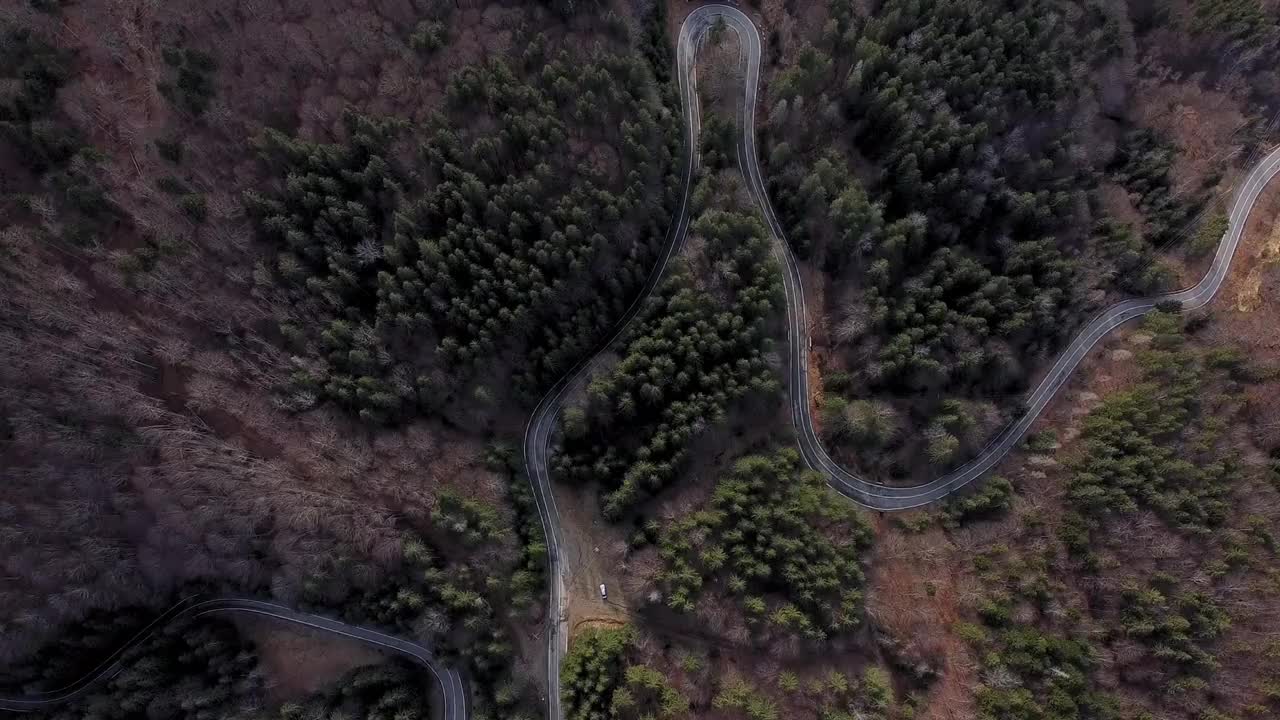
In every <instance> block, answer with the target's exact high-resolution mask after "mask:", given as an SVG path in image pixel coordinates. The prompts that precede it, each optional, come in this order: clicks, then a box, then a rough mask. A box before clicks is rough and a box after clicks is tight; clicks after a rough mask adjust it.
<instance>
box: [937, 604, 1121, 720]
mask: <svg viewBox="0 0 1280 720" xmlns="http://www.w3.org/2000/svg"><path fill="white" fill-rule="evenodd" d="M993 607H995V606H993ZM992 617H993V616H991V615H990V614H987V615H986V616H985V622H986V623H987V624H988V625H989V626H990V627H991V629H990V630H985V629H983V628H982V627H980V626H973V625H965V626H963V627H961V628H959V629H958V630H957V634H959V635H960V636H961V637H964V638H965V639H967V640H968V641H969V642H970V643H971V644H973V645H975V650H976V651H977V654H978V656H979V657H980V658H981V659H982V664H983V678H984V682H983V683H982V684H980V685H979V686H978V688H977V693H976V694H977V700H978V712H979V715H978V717H980V718H982V720H1119V718H1120V714H1119V711H1118V707H1117V703H1116V701H1115V699H1114V698H1111V697H1110V696H1108V695H1106V694H1105V693H1103V692H1101V691H1099V690H1097V689H1096V687H1095V683H1094V682H1093V680H1092V673H1093V671H1094V670H1095V668H1096V667H1097V654H1096V651H1095V650H1094V649H1093V648H1092V646H1090V645H1089V643H1088V642H1087V641H1086V640H1084V639H1083V638H1077V637H1073V636H1071V635H1069V634H1063V633H1060V632H1057V631H1053V630H1046V629H1042V628H1038V627H1035V626H1032V625H1024V624H1021V623H1014V622H1012V621H1010V620H1008V619H1007V616H1002V617H1000V618H999V619H996V620H993V619H992Z"/></svg>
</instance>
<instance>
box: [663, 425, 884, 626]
mask: <svg viewBox="0 0 1280 720" xmlns="http://www.w3.org/2000/svg"><path fill="white" fill-rule="evenodd" d="M660 537H661V539H660V553H661V555H662V558H663V560H664V562H665V569H664V570H663V572H662V573H661V575H660V576H659V580H660V582H661V583H662V585H663V586H664V587H665V588H666V593H667V604H668V605H670V606H671V607H673V608H675V609H677V610H682V611H688V610H692V609H693V607H694V600H695V599H696V597H697V595H698V593H699V592H700V590H701V589H702V587H703V585H704V584H705V583H706V582H707V581H708V580H711V581H715V582H722V583H724V585H725V587H726V588H727V590H728V591H729V593H730V594H732V595H735V596H737V597H738V599H739V600H740V601H741V602H742V605H743V608H744V610H745V612H746V613H747V615H748V616H749V618H750V620H751V621H752V622H761V621H765V620H767V622H768V623H769V624H770V625H773V626H776V627H779V628H781V629H783V630H784V631H786V632H789V633H794V634H797V635H802V636H804V637H807V638H812V639H823V638H826V637H828V636H830V635H832V634H839V633H844V632H848V631H850V630H852V629H853V628H856V627H857V626H858V624H859V622H860V621H861V617H862V590H861V588H862V584H863V574H862V568H861V553H862V551H863V550H864V549H866V547H867V546H869V544H870V541H871V533H870V529H869V528H868V527H867V525H866V524H865V523H864V522H863V521H862V519H861V518H860V517H859V515H858V514H857V511H855V510H854V509H853V508H852V506H850V505H848V504H847V503H844V502H842V501H841V500H840V499H839V498H838V497H837V496H836V495H835V494H834V493H833V492H832V491H831V489H830V488H828V487H827V485H826V483H825V481H824V480H823V478H822V476H821V475H820V474H818V473H816V472H812V471H808V470H801V467H800V458H799V456H798V455H797V453H796V451H795V450H792V449H786V450H779V451H777V452H776V453H774V454H773V455H771V456H750V457H746V458H743V459H741V460H739V461H738V462H737V463H735V464H734V466H733V470H732V471H731V472H729V473H728V474H726V475H725V476H723V477H722V478H721V479H720V480H719V481H718V482H717V483H716V488H715V491H714V493H713V494H712V496H711V499H710V501H709V502H708V503H707V505H706V506H705V507H703V508H701V509H700V510H697V511H695V512H693V513H691V514H690V515H687V516H685V517H683V518H680V519H679V520H677V521H675V522H673V523H671V524H670V525H668V526H667V527H665V528H663V529H662V531H661V536H660ZM773 596H779V597H781V602H774V603H772V604H770V603H768V602H767V598H770V597H773Z"/></svg>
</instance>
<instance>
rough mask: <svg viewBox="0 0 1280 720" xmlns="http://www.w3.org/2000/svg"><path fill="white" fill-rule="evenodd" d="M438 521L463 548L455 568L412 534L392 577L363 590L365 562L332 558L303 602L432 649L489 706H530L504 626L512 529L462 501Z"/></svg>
mask: <svg viewBox="0 0 1280 720" xmlns="http://www.w3.org/2000/svg"><path fill="white" fill-rule="evenodd" d="M435 520H437V521H439V522H442V523H445V524H446V527H445V528H444V529H445V530H446V531H451V532H452V534H454V535H455V536H456V537H457V538H459V539H460V540H461V541H462V542H461V543H459V544H460V545H461V546H462V547H461V548H453V549H454V550H455V551H454V552H452V553H451V554H450V555H451V557H452V559H451V560H450V561H446V560H444V559H442V556H441V554H440V553H439V552H438V551H437V550H436V549H435V548H433V547H432V546H430V545H428V544H427V543H426V542H425V541H424V540H422V539H421V538H419V537H417V536H415V535H413V534H411V533H407V534H406V535H405V538H404V541H403V546H402V547H403V549H402V554H401V558H400V563H399V566H398V567H397V568H396V569H395V570H394V572H393V573H392V574H391V575H390V576H389V577H385V578H380V579H379V581H378V582H376V583H370V584H360V578H362V577H367V575H368V573H369V568H368V567H367V566H366V563H367V562H368V561H367V560H362V559H360V558H354V557H347V556H336V557H332V558H330V559H329V562H330V565H329V567H326V568H322V569H321V570H320V571H318V572H316V573H315V574H314V575H312V576H311V577H309V578H307V579H306V580H305V582H304V585H303V590H304V592H305V599H306V600H307V601H308V602H310V603H314V604H316V605H318V606H320V607H321V608H333V607H340V608H341V609H342V611H343V615H344V617H345V619H347V620H348V621H350V622H354V623H357V624H362V625H374V626H380V627H385V628H388V629H391V630H393V631H396V632H400V633H404V634H408V635H413V636H414V637H416V638H418V639H420V640H421V641H423V642H424V643H428V644H430V645H432V646H433V647H435V648H436V649H437V651H438V653H439V654H440V655H441V656H443V657H444V658H445V659H446V661H448V662H450V663H453V664H455V665H457V666H459V667H461V666H463V665H465V666H466V667H467V668H468V672H469V675H470V676H471V678H473V679H474V680H475V681H476V685H477V686H478V687H480V688H482V692H483V694H482V696H481V697H480V701H481V702H482V703H483V704H484V706H485V707H493V708H499V709H510V708H511V707H514V706H516V705H517V704H521V703H523V702H525V701H528V700H529V697H528V693H529V688H528V687H527V685H526V684H525V683H524V682H523V681H521V680H519V679H518V678H516V677H515V676H514V675H513V674H512V668H511V666H512V661H513V659H514V653H515V651H514V648H513V647H512V641H511V637H510V630H509V628H510V625H509V623H508V622H504V618H507V617H510V618H513V619H514V618H518V617H519V615H518V612H517V610H516V605H515V604H514V603H512V602H511V601H510V600H511V599H512V598H511V596H512V592H511V591H510V589H509V588H510V586H509V585H508V581H509V580H510V575H509V574H508V568H509V565H507V564H506V563H503V562H502V561H501V559H500V558H501V554H500V553H501V552H503V551H505V548H503V547H502V546H509V545H510V543H511V542H512V540H513V538H511V537H510V535H511V533H510V530H508V529H506V528H505V527H502V528H499V527H496V526H495V524H494V523H493V521H492V520H493V519H492V517H491V513H489V512H488V511H486V510H485V509H484V508H483V507H481V506H479V505H477V504H476V503H474V502H471V501H466V500H463V499H461V498H458V497H457V496H453V497H450V498H447V499H446V500H445V502H444V503H443V509H442V510H440V511H437V513H436V517H435ZM486 537H487V538H488V539H487V541H485V542H482V543H479V544H478V545H477V544H476V542H475V539H476V538H480V539H484V538H486Z"/></svg>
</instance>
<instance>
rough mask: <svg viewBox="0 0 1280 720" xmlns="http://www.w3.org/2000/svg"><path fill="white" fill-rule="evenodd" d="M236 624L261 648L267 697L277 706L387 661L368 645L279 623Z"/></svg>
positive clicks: (241, 620)
mask: <svg viewBox="0 0 1280 720" xmlns="http://www.w3.org/2000/svg"><path fill="white" fill-rule="evenodd" d="M235 624H236V627H237V628H238V629H239V630H240V632H241V633H242V634H243V635H244V636H245V637H247V638H249V639H250V640H251V641H252V642H253V644H254V645H255V646H256V647H257V648H258V657H259V667H260V669H261V671H262V674H263V678H264V685H265V686H266V690H267V698H268V700H270V701H271V702H274V703H283V702H287V701H290V700H296V699H300V698H304V697H306V696H307V695H310V694H311V693H313V692H316V691H318V690H320V689H322V688H324V687H325V686H327V685H330V684H331V683H333V682H335V681H337V680H339V679H341V678H342V676H343V675H346V674H347V673H348V672H350V671H352V670H354V669H356V668H358V667H363V666H365V665H376V664H378V663H381V662H384V661H385V660H386V659H387V658H386V656H384V655H382V654H381V653H379V652H376V651H374V650H372V649H370V648H369V647H367V646H365V645H361V644H359V643H356V642H352V641H349V640H342V639H339V638H338V637H337V636H334V635H328V634H320V633H316V632H312V631H308V630H304V629H301V628H294V627H291V626H288V625H285V624H283V623H281V622H279V621H272V620H265V619H261V618H236V620H235Z"/></svg>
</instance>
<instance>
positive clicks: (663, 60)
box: [640, 2, 672, 85]
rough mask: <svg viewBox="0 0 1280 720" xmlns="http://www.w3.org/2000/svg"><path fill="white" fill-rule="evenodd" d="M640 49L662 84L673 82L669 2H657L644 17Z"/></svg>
mask: <svg viewBox="0 0 1280 720" xmlns="http://www.w3.org/2000/svg"><path fill="white" fill-rule="evenodd" d="M641 32H642V37H641V45H640V51H641V52H642V53H644V56H645V59H647V60H648V61H649V65H650V66H652V67H653V74H654V77H656V78H657V79H658V83H659V84H660V85H667V83H669V82H671V64H672V60H671V39H670V38H669V37H668V36H667V4H666V3H664V2H655V3H653V7H652V8H651V9H650V10H649V12H648V14H646V15H645V17H644V24H643V27H642V28H641Z"/></svg>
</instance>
